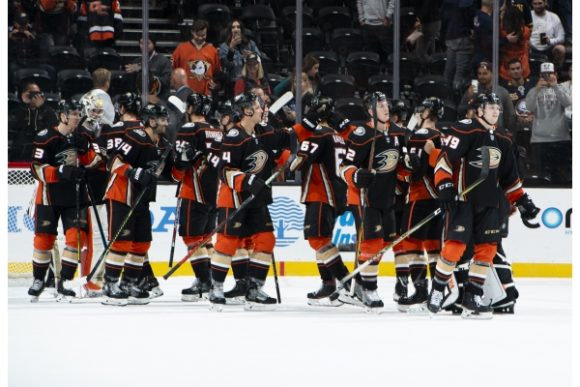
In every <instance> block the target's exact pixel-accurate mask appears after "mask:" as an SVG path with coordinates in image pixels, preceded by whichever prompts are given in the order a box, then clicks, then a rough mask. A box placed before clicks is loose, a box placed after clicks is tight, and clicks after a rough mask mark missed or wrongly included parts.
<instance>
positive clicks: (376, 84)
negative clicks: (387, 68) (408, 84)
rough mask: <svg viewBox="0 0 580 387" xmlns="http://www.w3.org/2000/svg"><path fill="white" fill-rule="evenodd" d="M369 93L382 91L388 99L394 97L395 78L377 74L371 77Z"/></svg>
mask: <svg viewBox="0 0 580 387" xmlns="http://www.w3.org/2000/svg"><path fill="white" fill-rule="evenodd" d="M368 83H369V91H371V92H372V91H380V92H382V93H384V94H385V95H386V96H387V97H389V98H392V97H393V78H392V77H391V76H390V75H385V74H375V75H372V76H371V77H369V81H368Z"/></svg>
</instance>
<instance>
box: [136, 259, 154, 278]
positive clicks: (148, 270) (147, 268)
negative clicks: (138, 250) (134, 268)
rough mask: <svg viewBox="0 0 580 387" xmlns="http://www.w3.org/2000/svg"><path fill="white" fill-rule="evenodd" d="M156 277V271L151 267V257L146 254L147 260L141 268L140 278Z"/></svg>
mask: <svg viewBox="0 0 580 387" xmlns="http://www.w3.org/2000/svg"><path fill="white" fill-rule="evenodd" d="M149 276H151V277H155V273H153V268H152V267H151V263H150V262H149V257H148V256H147V255H145V260H144V261H143V267H142V268H141V272H140V273H139V279H140V280H141V279H142V278H145V277H149Z"/></svg>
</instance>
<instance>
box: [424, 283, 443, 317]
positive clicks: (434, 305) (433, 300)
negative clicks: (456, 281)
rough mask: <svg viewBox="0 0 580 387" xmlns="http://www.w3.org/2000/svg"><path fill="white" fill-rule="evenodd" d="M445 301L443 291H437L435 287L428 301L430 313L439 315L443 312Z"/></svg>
mask: <svg viewBox="0 0 580 387" xmlns="http://www.w3.org/2000/svg"><path fill="white" fill-rule="evenodd" d="M444 299H445V297H444V296H443V291H442V290H438V289H435V287H433V288H431V293H429V299H428V300H427V308H428V309H429V312H431V313H438V312H439V311H440V310H441V305H443V301H444Z"/></svg>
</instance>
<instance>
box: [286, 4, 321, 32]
mask: <svg viewBox="0 0 580 387" xmlns="http://www.w3.org/2000/svg"><path fill="white" fill-rule="evenodd" d="M282 20H283V21H284V28H285V29H287V30H288V31H293V30H294V29H295V28H296V7H295V6H288V7H284V8H283V9H282ZM315 24H316V23H315V21H314V17H313V16H312V9H310V8H308V7H303V8H302V27H312V26H314V25H315ZM289 35H290V34H288V36H289Z"/></svg>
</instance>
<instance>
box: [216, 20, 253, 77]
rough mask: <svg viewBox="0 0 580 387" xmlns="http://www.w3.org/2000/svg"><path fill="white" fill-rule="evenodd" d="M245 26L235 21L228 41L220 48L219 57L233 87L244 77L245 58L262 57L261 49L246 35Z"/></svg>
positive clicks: (232, 23) (231, 26)
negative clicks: (252, 55)
mask: <svg viewBox="0 0 580 387" xmlns="http://www.w3.org/2000/svg"><path fill="white" fill-rule="evenodd" d="M244 32H245V31H244V26H243V24H242V22H241V21H240V20H238V19H233V20H232V22H231V24H230V28H229V30H228V33H227V36H226V41H225V42H223V43H222V44H221V45H220V47H219V50H218V51H219V55H220V60H221V64H222V68H223V69H224V72H225V73H226V74H227V75H228V77H229V79H230V81H231V83H232V85H233V84H234V83H235V81H236V80H237V79H238V78H240V77H241V76H242V67H243V66H244V57H246V56H248V55H249V54H250V53H254V54H256V55H258V56H260V57H261V56H262V53H261V52H260V49H258V46H257V45H256V42H254V41H253V40H251V39H248V37H247V36H246V35H245V33H244Z"/></svg>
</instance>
